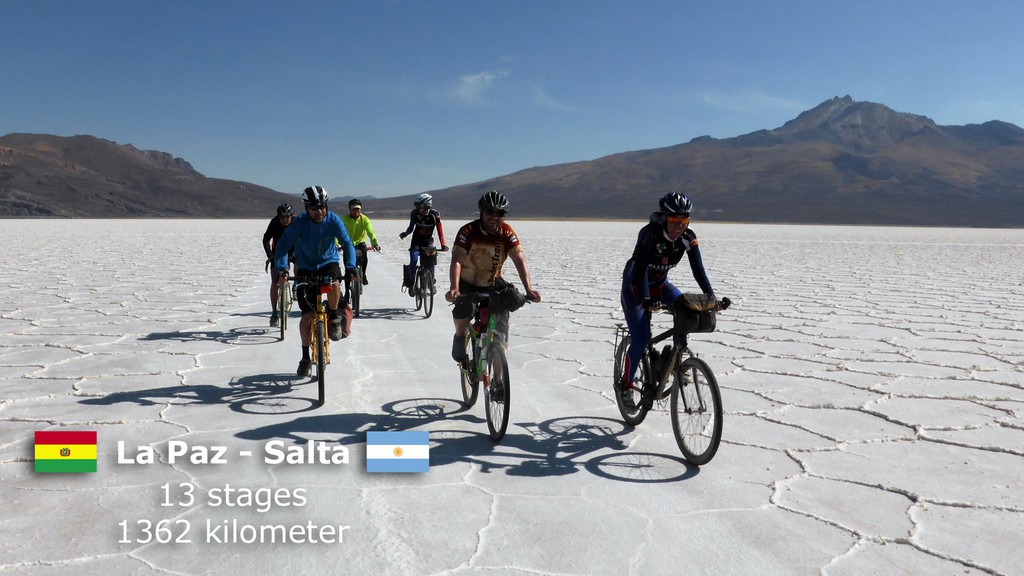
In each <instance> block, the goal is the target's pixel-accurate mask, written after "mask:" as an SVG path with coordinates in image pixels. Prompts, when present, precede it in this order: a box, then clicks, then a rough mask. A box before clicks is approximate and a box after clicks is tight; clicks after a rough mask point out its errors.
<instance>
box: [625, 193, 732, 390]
mask: <svg viewBox="0 0 1024 576" xmlns="http://www.w3.org/2000/svg"><path fill="white" fill-rule="evenodd" d="M658 204H659V208H660V210H659V211H658V212H655V213H654V214H652V215H651V220H650V222H649V223H648V224H647V225H646V226H644V227H643V228H641V229H640V233H639V235H638V236H637V241H636V246H635V247H634V248H633V256H632V257H630V259H629V260H628V261H627V262H626V267H625V269H624V270H623V271H622V292H621V294H620V300H621V302H622V311H623V312H624V313H625V315H626V325H627V326H628V327H629V336H630V343H629V349H628V350H627V352H626V365H625V366H624V367H623V381H622V382H616V383H615V387H616V393H617V394H619V396H620V398H621V400H622V403H623V405H625V406H627V407H635V402H634V401H633V393H632V391H631V390H632V388H633V383H634V378H635V376H636V370H637V367H638V366H639V363H640V358H642V357H643V355H644V350H646V349H647V343H648V342H650V340H651V308H652V307H653V306H654V305H655V304H656V303H661V304H665V305H672V304H673V303H674V302H675V300H676V298H678V297H679V296H680V295H681V294H682V292H680V290H679V289H678V288H676V287H675V286H674V285H673V284H672V283H671V282H669V281H668V271H669V270H671V269H672V268H675V266H676V265H677V264H679V262H680V261H681V260H682V259H683V255H686V257H687V259H688V260H689V262H690V271H691V272H693V279H694V280H696V281H697V284H698V285H699V286H700V289H701V291H703V292H704V293H705V294H711V295H714V293H715V291H714V290H713V289H712V288H711V281H710V280H708V275H707V273H706V272H705V271H704V262H703V260H702V259H701V256H700V248H698V245H697V234H696V233H695V232H694V231H693V230H692V229H691V228H689V224H690V211H691V209H692V208H693V204H692V202H690V199H689V198H687V197H686V196H685V195H683V194H679V193H678V192H670V193H668V194H666V195H665V196H663V197H662V198H661V200H660V201H659V203H658Z"/></svg>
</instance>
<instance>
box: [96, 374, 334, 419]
mask: <svg viewBox="0 0 1024 576" xmlns="http://www.w3.org/2000/svg"><path fill="white" fill-rule="evenodd" d="M306 383H308V380H307V379H305V378H300V377H298V376H296V375H295V374H262V375H253V376H246V377H243V378H238V379H235V380H232V381H231V383H230V384H229V386H228V387H223V386H216V385H212V384H191V385H189V384H181V385H178V386H164V387H160V388H149V389H146V390H132V391H129V392H112V393H110V394H106V395H104V396H99V397H89V398H83V399H81V400H79V403H80V404H88V405H101V406H112V405H114V404H136V405H138V406H166V405H173V406H178V407H188V406H192V405H196V406H199V405H202V406H208V405H211V404H224V405H227V406H228V407H229V408H230V409H231V410H233V411H235V412H238V413H241V414H253V415H281V414H291V413H298V412H307V411H309V410H314V409H316V408H317V401H316V398H315V397H314V395H315V389H314V393H313V394H303V395H301V396H300V395H297V392H299V390H298V389H297V388H298V387H299V386H300V385H302V384H306Z"/></svg>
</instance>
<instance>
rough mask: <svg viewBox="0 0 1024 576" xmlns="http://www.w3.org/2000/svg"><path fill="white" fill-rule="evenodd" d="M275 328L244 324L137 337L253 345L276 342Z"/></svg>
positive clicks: (153, 333)
mask: <svg viewBox="0 0 1024 576" xmlns="http://www.w3.org/2000/svg"><path fill="white" fill-rule="evenodd" d="M278 335H279V332H278V329H277V328H263V327H255V326H246V327H240V328H232V329H230V330H177V331H174V332H151V333H149V334H146V335H145V336H141V337H139V340H141V341H174V342H218V343H220V344H230V345H233V346H255V345H260V344H267V343H270V342H277V341H278V340H279V338H278Z"/></svg>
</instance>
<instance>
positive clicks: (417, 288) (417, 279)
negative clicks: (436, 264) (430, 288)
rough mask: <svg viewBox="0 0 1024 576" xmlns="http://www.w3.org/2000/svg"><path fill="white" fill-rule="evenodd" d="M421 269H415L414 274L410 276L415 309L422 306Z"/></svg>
mask: <svg viewBox="0 0 1024 576" xmlns="http://www.w3.org/2000/svg"><path fill="white" fill-rule="evenodd" d="M421 270H422V269H421ZM421 270H417V271H416V275H415V276H413V277H412V290H413V291H414V292H415V293H416V294H415V295H414V296H415V299H416V310H419V309H420V308H423V273H422V271H421Z"/></svg>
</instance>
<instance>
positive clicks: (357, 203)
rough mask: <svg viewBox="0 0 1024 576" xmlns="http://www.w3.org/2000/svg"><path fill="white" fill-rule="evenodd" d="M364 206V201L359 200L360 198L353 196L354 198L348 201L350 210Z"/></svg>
mask: <svg viewBox="0 0 1024 576" xmlns="http://www.w3.org/2000/svg"><path fill="white" fill-rule="evenodd" d="M362 207H363V203H362V202H360V201H359V198H353V199H351V200H349V201H348V209H349V210H351V209H353V208H362Z"/></svg>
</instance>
